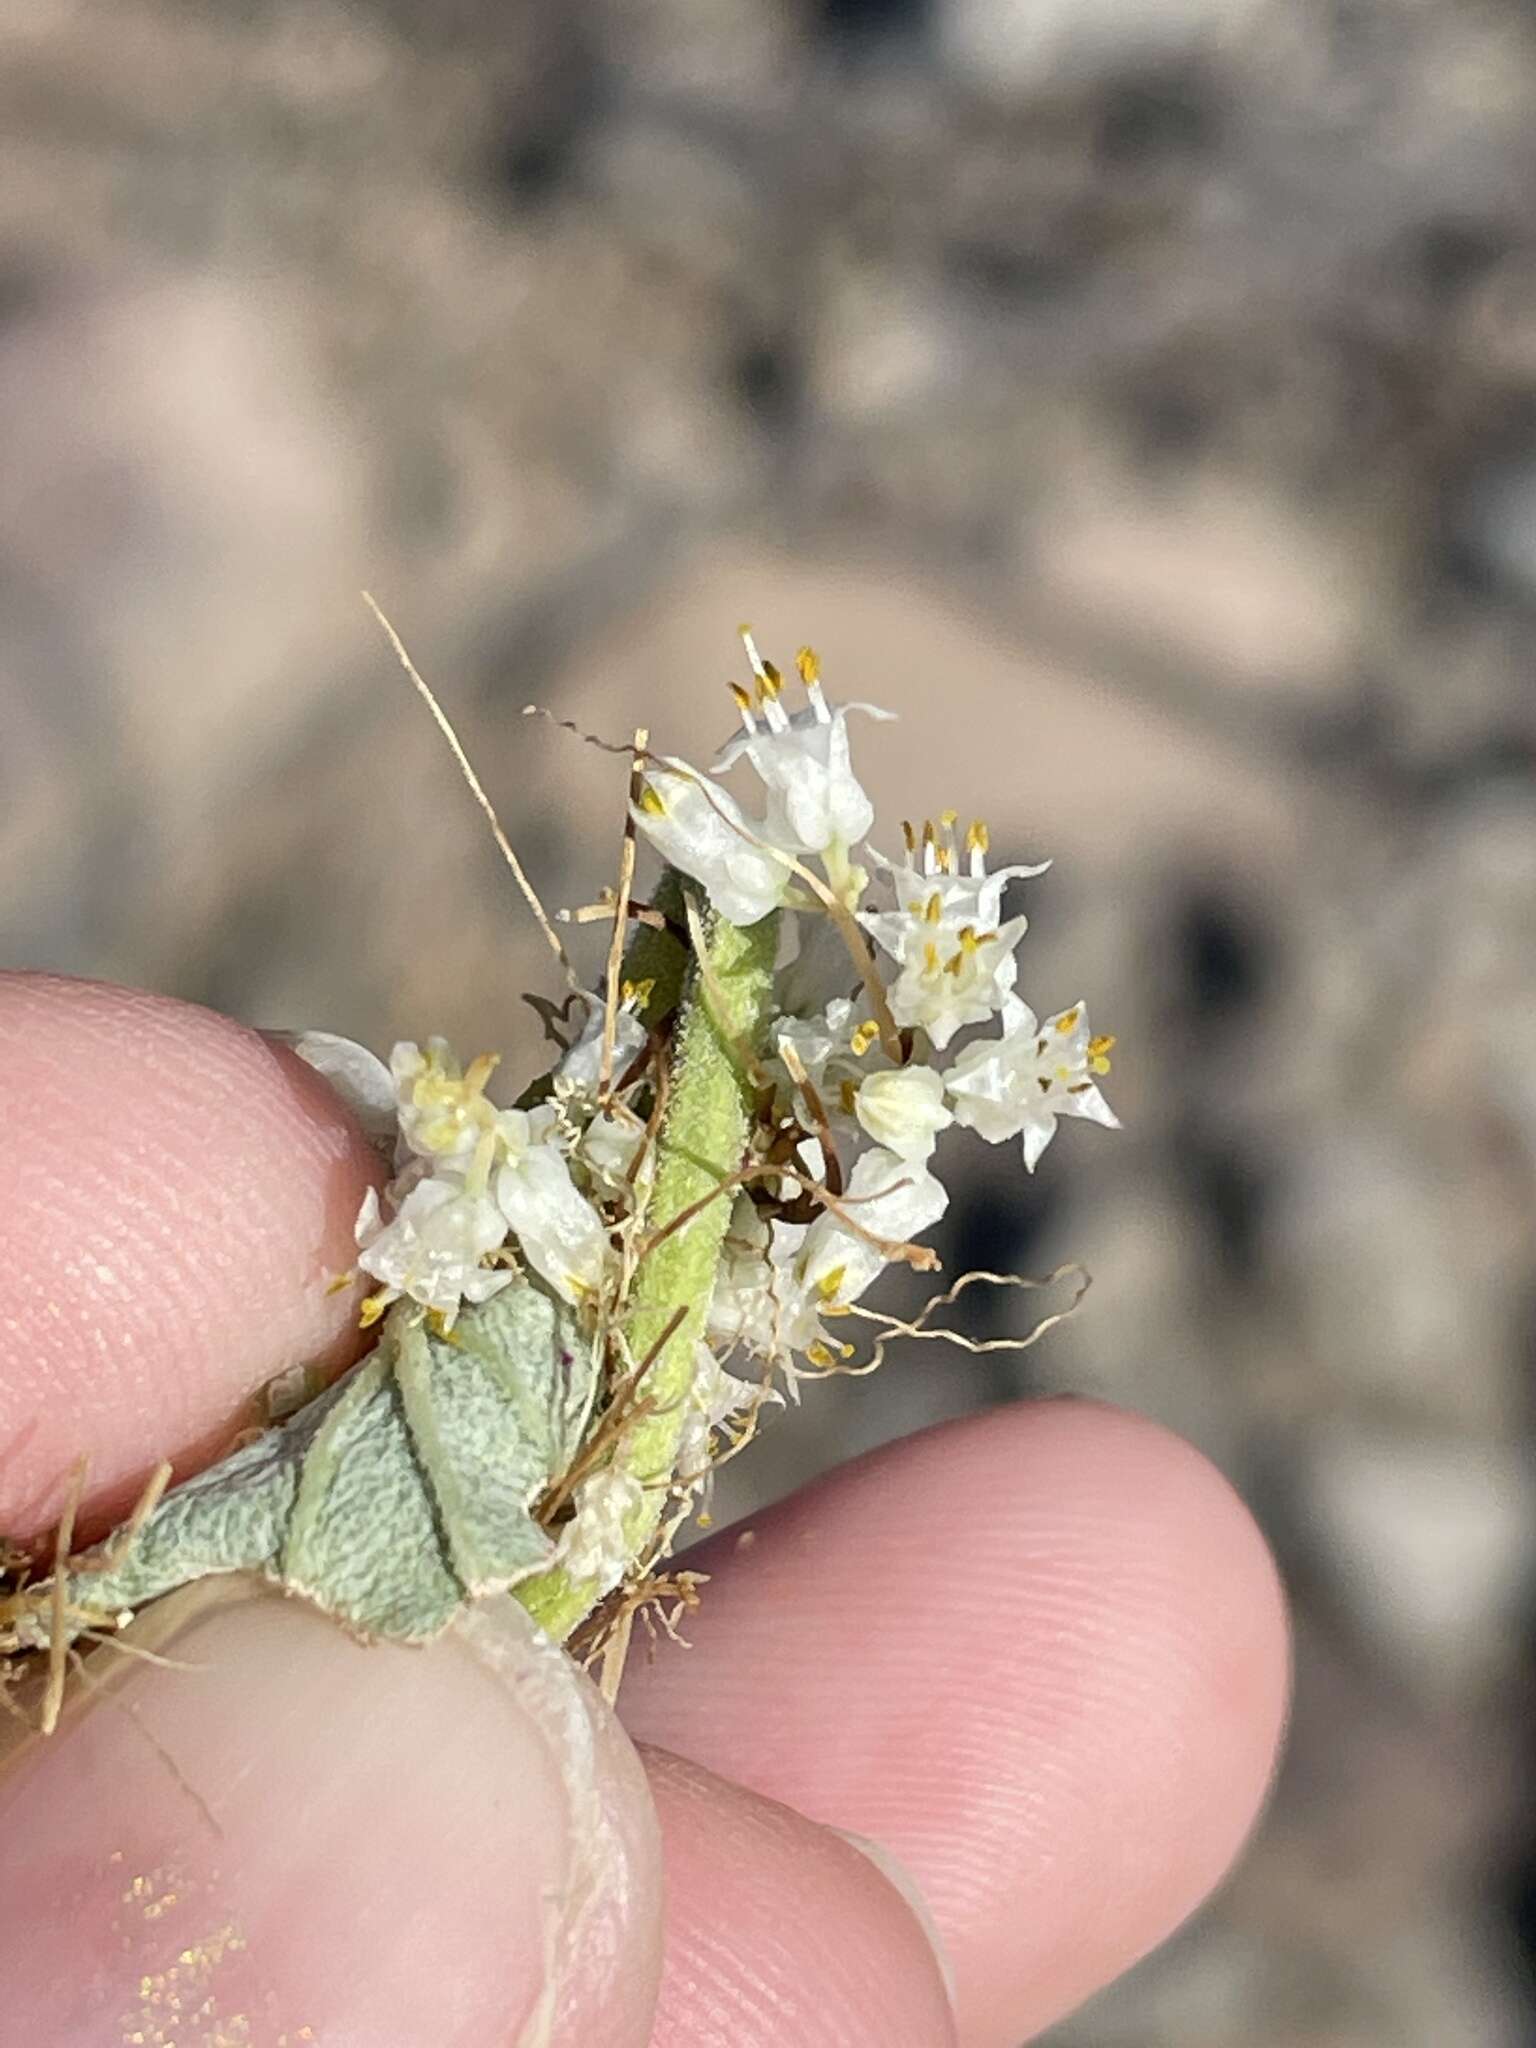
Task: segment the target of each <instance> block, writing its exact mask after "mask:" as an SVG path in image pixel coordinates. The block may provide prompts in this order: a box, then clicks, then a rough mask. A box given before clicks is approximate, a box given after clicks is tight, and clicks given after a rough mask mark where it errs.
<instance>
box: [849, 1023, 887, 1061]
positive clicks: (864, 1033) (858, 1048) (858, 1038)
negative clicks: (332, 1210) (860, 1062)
mask: <svg viewBox="0 0 1536 2048" xmlns="http://www.w3.org/2000/svg"><path fill="white" fill-rule="evenodd" d="M879 1036H880V1026H879V1025H878V1024H877V1023H876V1022H875V1020H874V1018H873V1017H866V1018H865V1020H864V1022H863V1023H862V1024H860V1025H859V1026H858V1028H857V1030H855V1032H854V1034H853V1036H852V1038H850V1039H849V1041H848V1043H849V1046H850V1047H851V1048H852V1051H853V1055H854V1057H855V1059H863V1057H864V1055H865V1053H867V1052H868V1051H869V1048H870V1047H871V1046H872V1045H873V1044H874V1042H875V1040H876V1039H877V1038H878V1037H879Z"/></svg>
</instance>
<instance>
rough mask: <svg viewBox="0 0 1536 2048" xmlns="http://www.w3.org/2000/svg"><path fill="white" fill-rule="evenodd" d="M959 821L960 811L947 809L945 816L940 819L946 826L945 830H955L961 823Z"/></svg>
mask: <svg viewBox="0 0 1536 2048" xmlns="http://www.w3.org/2000/svg"><path fill="white" fill-rule="evenodd" d="M959 822H960V813H959V812H958V811H945V812H944V814H943V816H942V817H941V818H940V819H939V823H940V824H941V825H942V826H943V827H944V830H945V831H946V832H953V831H954V829H955V827H956V826H957V825H958V824H959Z"/></svg>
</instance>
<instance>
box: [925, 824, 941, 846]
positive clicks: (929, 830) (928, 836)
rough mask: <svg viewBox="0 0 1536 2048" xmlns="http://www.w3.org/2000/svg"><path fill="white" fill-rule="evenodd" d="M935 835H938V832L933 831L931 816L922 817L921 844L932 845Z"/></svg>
mask: <svg viewBox="0 0 1536 2048" xmlns="http://www.w3.org/2000/svg"><path fill="white" fill-rule="evenodd" d="M937 837H938V834H937V833H936V832H935V831H934V829H933V820H932V818H924V820H923V844H924V846H932V845H933V843H934V841H935V840H936V839H937Z"/></svg>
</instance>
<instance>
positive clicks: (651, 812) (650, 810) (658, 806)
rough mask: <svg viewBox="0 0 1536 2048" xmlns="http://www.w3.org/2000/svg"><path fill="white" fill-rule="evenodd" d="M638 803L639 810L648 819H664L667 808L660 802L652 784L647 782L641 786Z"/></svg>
mask: <svg viewBox="0 0 1536 2048" xmlns="http://www.w3.org/2000/svg"><path fill="white" fill-rule="evenodd" d="M639 801H640V808H641V810H642V811H644V813H645V815H646V816H647V817H648V818H664V817H665V816H666V815H667V807H666V805H665V804H664V803H663V802H662V800H661V797H660V794H659V793H658V791H657V789H656V785H655V784H654V783H652V782H647V783H644V784H643V785H642V786H641V790H640V799H639Z"/></svg>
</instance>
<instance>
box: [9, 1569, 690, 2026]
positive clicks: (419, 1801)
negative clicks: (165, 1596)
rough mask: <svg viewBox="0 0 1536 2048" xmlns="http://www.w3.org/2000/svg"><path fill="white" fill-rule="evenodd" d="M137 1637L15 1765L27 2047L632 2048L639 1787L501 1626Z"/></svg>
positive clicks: (640, 1984) (611, 1726)
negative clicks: (413, 1642)
mask: <svg viewBox="0 0 1536 2048" xmlns="http://www.w3.org/2000/svg"><path fill="white" fill-rule="evenodd" d="M128 1640H129V1643H130V1645H136V1646H137V1647H140V1648H148V1647H149V1646H150V1644H151V1643H152V1644H153V1646H154V1649H155V1652H156V1654H157V1655H161V1654H162V1653H164V1654H165V1655H166V1657H167V1661H162V1662H160V1663H158V1664H152V1663H149V1662H146V1661H144V1660H142V1659H140V1660H135V1661H134V1662H132V1663H126V1662H125V1663H123V1664H121V1665H118V1666H116V1667H113V1666H112V1665H111V1663H110V1661H108V1662H107V1663H106V1664H105V1666H103V1663H102V1661H101V1659H98V1660H96V1663H95V1669H96V1671H97V1672H101V1671H102V1670H103V1669H105V1672H106V1675H105V1677H104V1678H103V1677H97V1678H96V1679H95V1680H94V1681H93V1687H92V1690H91V1691H90V1692H88V1693H81V1694H78V1695H77V1696H76V1698H75V1700H74V1701H73V1703H72V1706H71V1708H70V1709H69V1710H68V1711H67V1713H66V1718H65V1721H64V1722H63V1724H62V1725H61V1727H60V1730H59V1733H58V1734H57V1736H55V1737H53V1738H51V1739H49V1740H48V1741H46V1742H39V1741H36V1740H34V1741H33V1742H32V1743H31V1744H30V1746H28V1747H26V1748H24V1749H22V1750H21V1751H19V1752H18V1753H17V1754H15V1755H13V1756H12V1757H11V1758H10V1760H9V1761H8V1763H7V1764H6V1766H5V1768H4V1769H3V1770H0V1921H3V1923H4V1925H5V1928H6V1932H7V1935H8V1937H9V1939H8V1944H7V1951H6V1965H7V1968H6V1991H5V2011H6V2028H7V2030H8V2031H9V2032H10V2037H11V2038H12V2039H13V2040H15V2041H17V2042H21V2041H28V2042H43V2041H50V2042H52V2041H58V2042H62V2041H65V2040H68V2041H91V2042H96V2041H104V2040H106V2039H108V2038H110V2039H112V2040H114V2041H116V2040H118V2039H122V2040H124V2041H130V2040H141V2041H145V2042H151V2041H157V2042H165V2043H169V2042H171V2041H172V2040H175V2041H178V2042H181V2041H186V2042H190V2041H191V2040H192V2039H194V2038H195V2039H196V2040H198V2041H210V2042H211V2041H212V2040H214V2039H215V2038H217V2039H218V2040H220V2041H224V2040H228V2041H231V2042H233V2041H235V2040H241V2041H247V2040H249V2041H252V2042H254V2041H257V2040H260V2041H263V2042H274V2043H275V2042H281V2041H288V2042H292V2043H297V2042H299V2041H308V2040H316V2041H343V2040H345V2041H355V2042H388V2043H390V2044H391V2048H439V2044H441V2043H443V2042H447V2041H452V2042H454V2043H455V2044H460V2048H505V2044H507V2043H509V2042H523V2041H527V2042H530V2043H531V2042H534V2041H537V2042H540V2043H543V2044H547V2048H588V2044H590V2043H592V2042H594V2041H602V2042H604V2043H605V2044H611V2048H644V2044H645V2043H646V2042H647V2041H648V2039H649V2036H650V2019H651V2012H652V2007H653V2004H654V1999H655V1987H656V1979H657V1975H658V1973H659V1969H660V1956H661V1914H660V1906H659V1897H660V1845H659V1840H658V1837H657V1832H656V1824H655V1816H654V1813H653V1810H652V1807H651V1803H650V1795H649V1790H648V1787H647V1784H646V1779H645V1775H644V1772H643V1771H642V1769H641V1767H640V1764H639V1761H638V1759H637V1758H636V1756H635V1754H634V1751H633V1750H632V1748H631V1747H630V1745H629V1743H628V1741H627V1740H626V1739H625V1737H624V1735H623V1733H622V1731H621V1730H620V1729H619V1727H618V1724H617V1723H616V1722H615V1721H614V1719H613V1717H612V1715H611V1714H609V1712H608V1711H607V1709H606V1708H605V1706H604V1705H603V1702H602V1701H601V1699H600V1698H599V1696H598V1695H597V1693H596V1691H595V1689H594V1688H593V1687H592V1686H591V1685H589V1684H588V1682H587V1681H586V1680H585V1679H584V1678H583V1677H582V1675H581V1674H580V1673H579V1672H578V1671H577V1670H576V1669H575V1667H574V1666H573V1665H572V1664H571V1662H570V1660H569V1659H568V1658H567V1657H566V1656H565V1655H564V1653H563V1652H562V1651H561V1650H559V1649H558V1648H557V1647H556V1646H555V1645H554V1644H552V1643H550V1642H549V1641H548V1640H547V1639H546V1638H544V1637H542V1636H541V1635H540V1634H539V1633H538V1631H537V1630H536V1629H535V1627H534V1625H533V1623H532V1622H531V1621H530V1620H529V1618H528V1616H527V1615H526V1614H525V1613H523V1611H522V1610H521V1609H520V1608H517V1607H516V1606H515V1604H514V1603H513V1602H511V1601H510V1600H506V1601H498V1602H488V1603H485V1604H484V1605H483V1606H481V1607H480V1608H478V1609H476V1610H474V1611H473V1612H472V1613H471V1614H470V1615H468V1616H466V1617H465V1618H464V1623H463V1626H461V1627H460V1628H458V1629H455V1630H451V1631H449V1632H448V1633H446V1634H445V1635H444V1636H442V1637H440V1638H438V1640H437V1641H435V1642H434V1643H432V1644H430V1645H427V1646H424V1647H418V1648H404V1647H401V1646H398V1645H384V1644H375V1645H371V1646H366V1647H365V1646H364V1645H361V1644H359V1643H356V1642H354V1641H352V1640H351V1639H350V1638H349V1637H347V1636H346V1635H344V1634H343V1632H342V1631H341V1630H340V1629H338V1628H337V1627H336V1626H335V1625H334V1624H333V1623H332V1622H330V1621H329V1620H327V1619H326V1618H325V1617H324V1616H322V1615H320V1614H318V1613H316V1612H314V1611H313V1610H312V1609H310V1608H308V1607H306V1606H305V1605H304V1604H303V1603H302V1602H299V1601H292V1600H284V1599H281V1598H279V1597H276V1596H273V1595H270V1594H258V1595H255V1596H254V1597H252V1596H249V1595H246V1596H242V1595H241V1594H239V1592H238V1591H236V1592H235V1593H234V1595H233V1597H220V1596H219V1593H218V1592H217V1590H216V1589H210V1588H209V1587H208V1586H207V1585H206V1584H205V1585H204V1586H203V1587H200V1588H197V1589H195V1590H194V1591H193V1592H191V1593H189V1594H186V1595H180V1596H174V1597H173V1598H172V1599H171V1600H170V1601H167V1602H165V1603H163V1604H162V1605H161V1606H160V1607H158V1608H156V1609H155V1610H154V1613H153V1614H152V1615H151V1616H149V1617H147V1618H146V1622H145V1624H144V1625H143V1626H142V1627H141V1629H140V1631H139V1632H138V1633H137V1634H136V1636H135V1637H130V1638H129V1639H128ZM103 1655H104V1656H105V1657H106V1658H107V1659H108V1660H110V1655H111V1653H110V1652H109V1651H108V1652H104V1653H103ZM87 1957H88V1958H89V1959H90V1967H89V1968H84V1967H82V1966H81V1965H82V1958H87Z"/></svg>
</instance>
